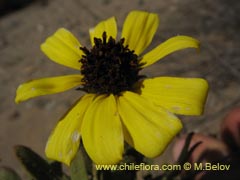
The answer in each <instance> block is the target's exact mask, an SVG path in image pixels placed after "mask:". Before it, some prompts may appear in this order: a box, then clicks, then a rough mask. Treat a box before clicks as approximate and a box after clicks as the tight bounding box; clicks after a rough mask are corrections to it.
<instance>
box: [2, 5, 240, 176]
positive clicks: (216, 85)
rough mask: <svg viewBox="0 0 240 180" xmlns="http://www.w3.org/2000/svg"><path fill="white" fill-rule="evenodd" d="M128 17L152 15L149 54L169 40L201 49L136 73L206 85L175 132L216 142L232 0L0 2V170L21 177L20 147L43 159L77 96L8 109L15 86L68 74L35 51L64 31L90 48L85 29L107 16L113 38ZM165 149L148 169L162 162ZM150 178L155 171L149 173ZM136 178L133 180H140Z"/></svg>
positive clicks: (230, 61)
mask: <svg viewBox="0 0 240 180" xmlns="http://www.w3.org/2000/svg"><path fill="white" fill-rule="evenodd" d="M131 10H146V11H150V12H154V13H157V14H158V15H159V17H160V26H159V28H158V31H157V33H156V35H155V38H154V40H153V42H152V44H151V46H150V47H149V49H151V48H153V47H155V46H156V45H158V44H159V43H161V42H163V41H164V40H166V39H168V38H170V37H172V36H175V35H188V36H192V37H195V38H197V39H199V40H200V42H201V50H200V52H197V53H196V51H195V50H192V49H187V50H184V51H179V52H176V53H174V54H172V55H169V56H167V57H165V58H164V59H162V60H161V61H159V62H158V63H156V64H155V65H153V66H150V67H148V68H146V69H144V70H143V71H142V73H143V74H147V76H148V77H154V76H179V77H202V78H205V79H207V80H208V82H209V84H210V91H209V96H208V99H207V104H206V108H205V113H204V115H202V116H200V117H184V116H181V119H182V120H183V122H184V129H183V131H182V133H186V132H190V131H195V132H202V133H205V134H211V135H214V136H218V131H219V127H220V122H221V121H222V119H223V118H224V116H225V115H226V114H227V112H228V111H229V110H230V109H232V108H233V107H236V106H239V105H240V36H239V32H240V16H239V11H240V2H239V1H236V0H228V1H226V0H215V1H212V0H168V1H163V0H131V1H129V0H121V1H117V0H115V1H114V0H68V1H64V0H49V1H48V0H35V1H34V0H0V124H1V125H0V166H9V167H11V168H14V169H15V170H16V171H17V172H18V173H19V174H20V175H21V176H22V177H23V179H27V177H28V176H27V174H26V173H25V171H24V168H23V167H21V164H20V163H19V162H18V161H17V159H16V157H15V154H14V146H15V145H18V144H22V145H26V146H28V147H30V148H32V149H33V150H34V151H36V152H37V153H39V154H40V155H42V156H44V148H45V143H46V141H47V138H48V136H49V134H50V132H51V130H52V129H53V128H54V127H55V125H56V123H57V121H58V120H59V118H60V117H61V116H62V115H63V114H64V113H65V112H66V111H67V109H68V108H69V107H70V106H71V105H72V104H73V103H74V102H75V100H76V99H77V98H78V97H79V96H81V95H82V94H81V92H80V91H75V90H74V89H73V90H70V91H68V92H65V93H62V94H56V95H51V96H45V97H40V98H36V99H32V100H30V101H27V102H24V103H21V104H18V105H16V104H15V103H14V98H15V91H16V88H17V87H18V85H19V84H21V83H23V82H25V81H27V80H30V79H34V78H39V77H48V76H55V75H64V74H71V73H76V71H74V70H71V69H69V68H66V67H63V66H61V65H57V64H55V63H53V62H52V61H50V60H48V58H47V57H46V56H45V55H44V54H43V53H42V52H41V51H40V44H41V43H42V42H43V41H45V39H46V38H47V37H48V36H49V35H51V34H52V33H54V32H55V31H56V30H57V29H58V28H60V27H65V28H67V29H69V30H70V31H71V32H73V33H74V34H75V36H76V37H77V38H78V39H79V40H80V42H81V43H82V44H83V45H85V46H88V47H90V42H89V35H88V29H89V28H91V27H93V26H95V25H96V24H97V23H98V22H99V21H101V20H104V19H106V18H108V17H111V16H115V17H116V18H117V20H118V29H119V32H120V31H121V28H122V25H123V22H124V18H125V17H126V15H127V13H128V12H129V11H131ZM170 159H171V145H170V146H169V148H168V149H167V151H166V153H164V155H163V156H162V157H160V158H156V159H155V161H156V163H158V162H159V163H162V162H169V161H170ZM153 173H157V172H153ZM140 179H141V178H140Z"/></svg>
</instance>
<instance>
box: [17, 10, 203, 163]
mask: <svg viewBox="0 0 240 180" xmlns="http://www.w3.org/2000/svg"><path fill="white" fill-rule="evenodd" d="M158 24H159V19H158V16H157V14H154V13H148V12H142V11H132V12H130V13H129V14H128V16H127V18H126V20H125V22H124V25H123V29H122V35H121V39H120V40H119V41H116V37H117V25H116V20H115V18H114V17H111V18H109V19H107V20H105V21H102V22H100V23H99V24H98V25H97V26H96V27H94V28H93V29H90V39H91V43H92V48H91V49H90V50H88V49H87V48H86V47H83V46H82V45H81V44H80V42H79V41H78V40H77V39H76V38H75V37H74V35H73V34H71V33H70V32H69V31H67V30H66V29H64V28H61V29H59V30H57V31H56V32H55V33H54V34H53V35H52V36H50V37H49V38H48V39H47V40H46V42H44V43H43V44H42V45H41V49H42V51H43V52H44V53H45V54H46V55H47V56H48V57H49V58H50V59H51V60H52V61H54V62H56V63H58V64H62V65H64V66H67V67H70V68H73V69H76V70H80V72H81V74H74V75H65V76H57V77H50V78H42V79H35V80H31V81H28V82H26V83H24V84H22V85H20V86H19V87H18V89H17V95H16V99H15V101H16V103H19V102H21V101H25V100H28V99H30V98H33V97H36V96H41V95H47V94H54V93H59V92H63V91H66V90H69V89H71V88H73V87H78V89H79V90H83V91H85V92H86V94H85V95H83V96H82V97H81V98H80V99H79V100H78V101H77V102H76V103H75V104H74V106H73V107H72V108H71V109H70V110H69V111H68V113H66V115H65V116H64V117H63V118H62V119H61V120H60V121H59V122H58V124H57V126H56V128H55V129H54V131H53V132H52V134H51V136H50V137H49V140H48V143H47V145H46V150H45V151H46V155H47V157H48V158H50V159H55V160H58V161H61V162H64V163H66V164H67V165H69V164H70V162H71V160H72V159H73V158H74V156H75V154H76V152H77V150H78V148H79V144H80V138H81V139H82V141H83V145H84V147H85V149H86V151H87V153H88V154H89V156H90V157H91V158H92V160H93V161H94V162H95V163H96V164H115V163H117V162H119V161H120V160H121V159H122V154H123V150H124V140H125V141H126V142H127V143H129V144H130V145H131V146H132V147H134V148H135V149H136V150H137V151H138V152H140V153H142V154H143V155H145V156H147V157H156V156H158V155H160V154H161V153H162V152H163V151H164V149H165V148H166V146H167V145H168V144H169V142H170V141H171V140H172V139H173V137H174V136H175V135H176V134H177V133H178V132H179V131H180V130H181V128H182V124H181V122H180V120H179V119H178V118H177V117H176V116H175V115H174V114H182V115H200V114H201V113H202V111H203V106H204V103H205V99H206V96H207V90H208V84H207V82H206V81H205V80H204V79H200V78H176V77H156V78H145V77H144V76H141V75H139V71H140V70H141V69H142V68H144V67H147V66H149V65H151V64H153V63H155V62H157V61H158V60H160V59H162V58H163V57H165V56H166V55H168V54H170V53H172V52H174V51H177V50H181V49H184V48H198V47H199V42H198V41H197V40H196V39H194V38H191V37H188V36H175V37H172V38H170V39H168V40H167V41H165V42H163V43H162V44H160V45H159V46H157V47H156V48H154V49H153V50H151V51H150V52H148V53H146V54H144V55H142V52H143V51H144V50H145V49H146V48H147V47H148V45H149V44H150V43H151V41H152V38H153V36H154V34H155V32H156V30H157V27H158Z"/></svg>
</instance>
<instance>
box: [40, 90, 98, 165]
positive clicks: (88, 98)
mask: <svg viewBox="0 0 240 180" xmlns="http://www.w3.org/2000/svg"><path fill="white" fill-rule="evenodd" d="M94 97H95V95H93V94H86V95H84V96H83V97H82V98H80V100H78V101H77V103H76V104H75V105H74V106H73V107H72V108H71V109H70V110H69V111H68V112H67V113H66V115H65V116H64V117H63V118H62V119H61V120H60V121H59V122H58V124H57V126H56V128H55V129H54V131H53V132H52V134H51V136H50V137H49V139H48V142H47V145H46V148H45V153H46V156H47V157H48V158H49V159H54V160H57V161H61V162H63V163H65V164H67V165H70V163H71V160H72V159H73V158H74V156H75V154H76V152H77V150H78V147H79V144H80V136H81V131H80V130H81V124H82V120H83V117H84V114H85V112H86V110H87V108H88V107H89V105H90V104H91V102H92V101H93V98H94Z"/></svg>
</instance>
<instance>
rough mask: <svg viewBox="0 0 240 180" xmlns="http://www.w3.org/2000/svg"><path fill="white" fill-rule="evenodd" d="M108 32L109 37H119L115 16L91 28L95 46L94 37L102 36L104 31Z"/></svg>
mask: <svg viewBox="0 0 240 180" xmlns="http://www.w3.org/2000/svg"><path fill="white" fill-rule="evenodd" d="M104 31H105V32H106V33H107V37H108V38H109V37H110V36H112V37H113V38H114V39H116V37H117V23H116V20H115V17H111V18H109V19H107V20H105V21H102V22H100V23H99V24H97V25H96V26H95V27H94V28H91V29H90V30H89V34H90V39H91V43H92V46H94V38H102V35H103V32H104Z"/></svg>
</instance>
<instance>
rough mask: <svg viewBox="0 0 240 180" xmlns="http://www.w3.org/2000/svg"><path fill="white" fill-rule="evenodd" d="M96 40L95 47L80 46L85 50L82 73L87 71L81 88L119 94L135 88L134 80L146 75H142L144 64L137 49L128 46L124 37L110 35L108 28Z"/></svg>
mask: <svg viewBox="0 0 240 180" xmlns="http://www.w3.org/2000/svg"><path fill="white" fill-rule="evenodd" d="M94 43H95V45H94V46H93V47H92V49H91V50H88V49H87V48H86V47H81V48H80V49H81V50H82V51H83V52H84V54H85V55H83V56H82V59H80V62H81V63H82V66H81V74H82V75H84V78H83V79H82V81H83V87H82V88H80V89H82V90H84V91H86V92H88V93H95V94H111V93H112V94H115V95H119V94H120V93H121V92H123V91H133V88H134V84H135V83H136V82H137V81H138V80H139V79H141V78H142V77H143V76H140V75H139V71H140V70H141V69H142V68H141V66H142V64H141V63H140V62H139V61H140V60H139V58H138V56H137V55H136V54H135V53H134V51H132V50H130V49H129V48H128V46H124V44H123V43H124V39H123V38H122V39H120V41H118V42H116V41H115V40H114V39H113V38H112V37H111V36H110V37H109V38H108V39H107V34H106V32H104V33H103V35H102V38H94Z"/></svg>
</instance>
